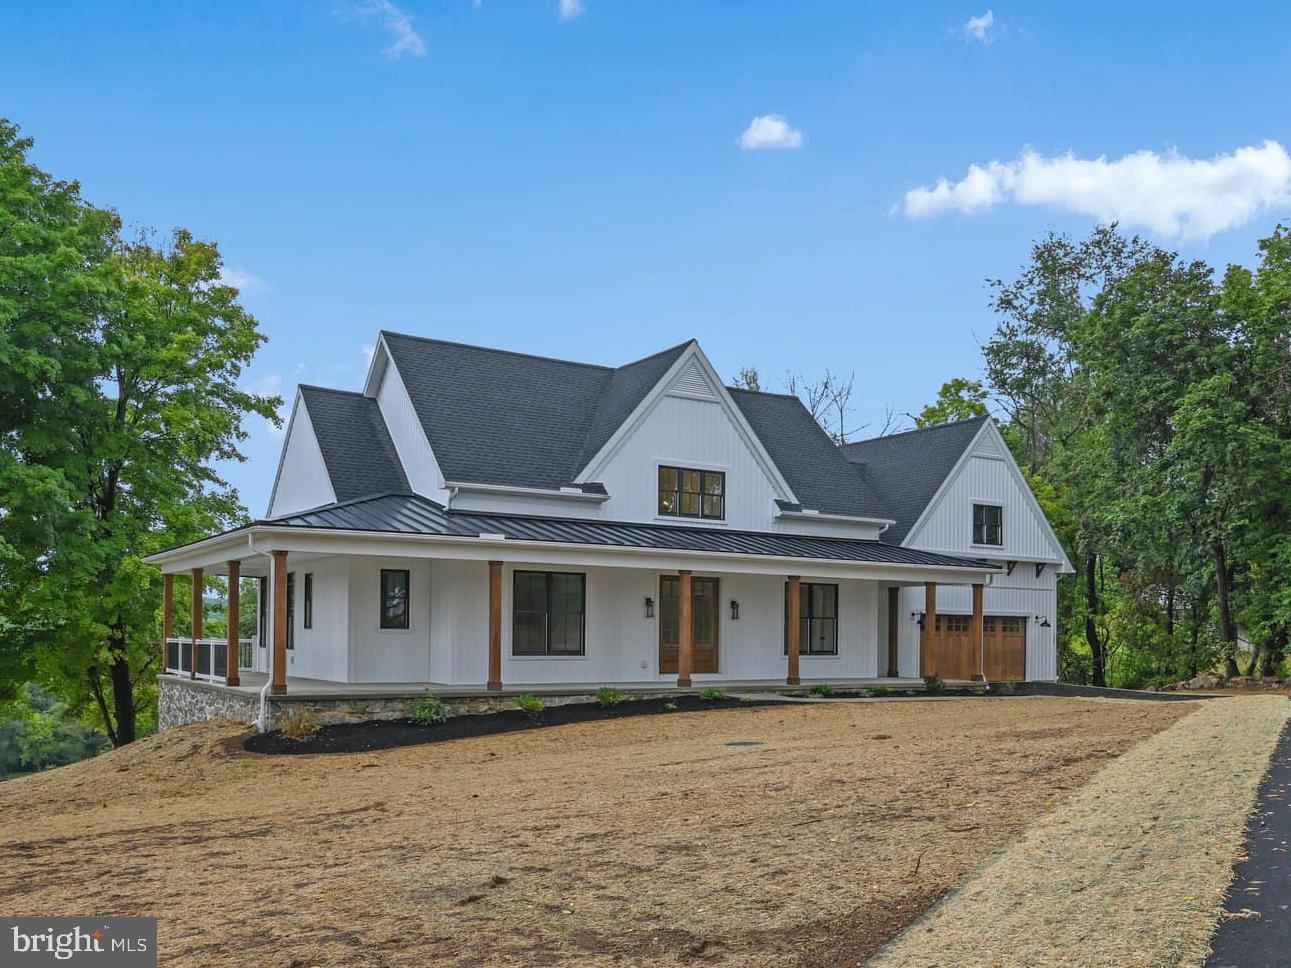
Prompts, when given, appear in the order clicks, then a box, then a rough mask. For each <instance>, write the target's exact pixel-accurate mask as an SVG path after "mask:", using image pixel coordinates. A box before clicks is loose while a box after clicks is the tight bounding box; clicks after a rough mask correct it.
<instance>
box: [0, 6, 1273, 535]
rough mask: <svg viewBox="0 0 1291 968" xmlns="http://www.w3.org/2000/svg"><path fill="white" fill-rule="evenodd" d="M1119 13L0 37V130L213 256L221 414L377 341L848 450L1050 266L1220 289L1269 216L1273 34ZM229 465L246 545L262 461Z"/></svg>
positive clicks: (266, 479) (37, 20)
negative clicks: (1119, 271) (698, 407)
mask: <svg viewBox="0 0 1291 968" xmlns="http://www.w3.org/2000/svg"><path fill="white" fill-rule="evenodd" d="M1148 7H1149V5H1146V4H1125V3H1124V2H1120V3H1106V4H1103V3H1090V2H1085V3H1081V4H1070V3H1052V4H1029V5H1026V6H1019V7H1009V6H1005V5H1001V4H998V3H995V2H989V3H927V4H918V5H901V4H882V5H880V4H869V3H857V2H816V0H794V2H770V0H738V2H737V0H691V2H685V3H683V2H675V0H639V2H638V0H480V2H478V3H473V2H472V0H397V2H395V0H353V2H351V0H262V2H258V3H235V2H230V3H223V4H210V3H197V2H172V3H164V4H163V3H157V4H148V3H142V2H136V3H130V4H105V3H101V2H60V3H57V4H50V3H45V2H29V0H8V2H7V3H6V4H5V5H4V6H3V8H0V38H3V51H4V56H3V57H0V92H3V99H2V100H0V114H3V115H5V116H8V117H10V118H12V119H13V120H15V121H17V122H18V123H19V124H20V125H22V127H23V129H24V131H25V133H27V134H28V135H30V136H31V137H33V138H35V139H36V150H35V155H34V157H35V160H36V162H37V163H38V164H40V165H41V166H42V167H44V168H46V169H47V170H50V171H52V172H54V173H55V174H57V175H59V176H61V177H74V178H77V179H79V180H80V181H81V183H82V185H83V188H84V191H85V194H86V195H87V197H88V198H90V199H91V200H93V201H94V202H96V203H99V204H103V205H111V206H114V207H116V208H117V209H119V210H120V212H121V213H122V215H123V217H124V218H125V220H126V221H127V223H128V224H130V225H137V226H151V227H156V228H160V229H168V228H170V227H172V226H184V227H186V228H189V229H191V230H192V231H193V232H195V233H196V234H197V235H199V236H200V237H203V238H207V239H212V240H215V241H217V242H218V243H219V244H220V247H221V250H222V252H223V253H224V256H225V260H226V263H227V266H228V268H229V274H230V277H231V278H235V279H240V280H243V281H245V283H246V285H245V287H244V290H243V295H244V301H245V303H246V304H247V305H248V307H249V308H250V309H251V310H252V311H253V312H254V313H255V314H256V315H257V316H258V318H259V319H260V321H261V324H262V327H263V329H264V331H265V332H266V333H267V334H268V336H269V337H270V342H269V343H268V345H267V346H266V347H265V348H264V350H263V351H262V352H261V354H260V356H259V357H258V358H257V360H256V363H255V366H254V368H253V370H252V371H251V372H250V373H249V374H248V375H247V381H248V384H250V385H255V386H257V387H259V388H264V389H276V390H277V391H278V392H282V393H283V394H284V395H286V396H288V397H289V396H290V393H291V389H292V387H294V385H295V384H296V383H297V382H301V381H303V382H310V383H319V384H323V385H331V386H340V387H347V388H356V387H358V385H359V383H360V380H361V377H362V371H363V364H364V347H365V346H366V345H370V344H371V343H372V342H373V340H374V337H375V334H376V332H377V330H378V329H380V328H382V327H385V328H390V329H396V330H402V331H406V332H413V333H419V334H424V335H429V336H436V337H442V338H448V339H457V340H462V341H466V342H474V343H481V344H486V345H496V346H504V347H509V348H514V349H518V350H523V351H527V352H533V353H540V354H547V355H554V356H562V357H568V358H575V359H581V360H588V361H593V362H601V363H607V364H614V363H620V362H625V361H628V360H631V359H634V358H637V357H640V356H644V355H646V354H649V353H651V352H653V351H655V350H657V349H659V348H662V347H664V346H667V345H671V344H673V343H677V342H680V341H681V340H683V339H686V338H688V337H691V336H695V337H698V338H699V339H700V341H701V343H702V344H703V346H704V348H705V350H706V351H707V352H708V354H709V356H710V357H711V358H712V360H713V362H714V364H715V365H716V366H717V368H718V369H719V371H720V372H721V373H722V374H723V375H724V376H726V377H727V378H728V379H729V378H730V377H732V376H733V375H734V374H735V372H736V371H737V370H738V369H739V368H740V367H741V366H743V365H754V366H757V367H758V368H760V369H761V371H762V372H763V374H764V377H765V378H766V379H767V382H769V383H771V384H772V386H773V387H775V385H776V384H778V383H779V382H780V381H781V379H782V377H783V374H784V373H785V371H786V370H791V369H792V370H799V371H802V372H803V373H805V374H807V375H808V376H812V375H815V374H818V373H819V372H820V371H821V370H823V369H824V368H825V367H827V366H828V367H833V368H834V369H836V370H842V371H851V370H855V372H856V378H857V380H856V385H857V389H856V397H855V404H856V409H857V422H858V423H863V422H865V421H866V420H869V419H878V418H880V417H881V414H882V412H883V409H884V407H885V405H892V406H893V407H895V408H896V409H897V410H898V411H909V410H917V409H918V408H919V407H920V406H922V405H923V404H924V403H925V402H927V401H928V400H929V399H930V398H931V397H932V396H934V395H935V393H936V390H937V387H938V386H939V385H940V384H941V382H942V381H944V380H946V379H948V378H950V377H953V376H961V375H962V376H975V375H977V374H978V372H979V370H980V354H979V352H978V345H979V343H980V342H981V341H982V340H984V339H985V338H986V337H987V336H988V335H989V334H990V332H991V330H992V328H993V325H994V324H993V319H992V316H991V314H990V313H989V311H988V308H987V299H986V296H987V293H986V289H985V287H984V284H983V280H985V279H986V278H988V277H997V276H1004V277H1008V276H1010V275H1012V274H1013V273H1015V272H1016V270H1017V268H1018V267H1019V265H1020V264H1021V263H1022V262H1023V261H1024V260H1025V258H1026V254H1027V249H1028V246H1029V244H1030V242H1031V241H1032V240H1033V239H1034V238H1036V237H1037V236H1039V235H1040V234H1041V233H1043V232H1045V231H1047V230H1049V229H1057V230H1061V231H1068V232H1072V233H1077V234H1079V233H1083V232H1085V231H1086V230H1088V228H1090V227H1091V226H1092V225H1093V224H1094V223H1095V222H1096V221H1097V220H1098V218H1099V217H1100V216H1102V215H1105V214H1106V213H1113V214H1117V215H1120V216H1121V217H1122V218H1126V219H1127V220H1137V221H1138V222H1139V223H1140V224H1139V225H1138V226H1137V227H1138V228H1139V229H1140V230H1142V231H1144V232H1145V233H1146V234H1148V235H1149V236H1151V237H1152V238H1154V239H1155V240H1157V241H1161V242H1165V243H1168V244H1170V245H1173V246H1176V247H1178V248H1179V249H1180V250H1181V251H1182V252H1184V253H1185V254H1186V255H1189V256H1194V257H1200V258H1205V259H1207V260H1210V261H1211V262H1213V263H1214V264H1216V265H1219V266H1222V265H1223V264H1225V263H1227V262H1230V261H1244V262H1251V261H1253V259H1254V255H1255V241H1256V240H1257V239H1258V238H1259V237H1261V236H1262V235H1266V234H1267V233H1268V232H1269V231H1270V230H1271V229H1272V228H1273V226H1274V225H1275V224H1276V223H1277V221H1278V220H1279V218H1286V217H1287V216H1288V214H1289V213H1291V169H1289V168H1288V166H1291V161H1289V160H1288V159H1287V154H1286V150H1284V149H1283V147H1282V145H1291V132H1288V131H1287V130H1286V129H1287V126H1288V120H1289V119H1288V112H1287V106H1286V97H1285V94H1286V92H1287V91H1288V90H1291V57H1289V56H1288V53H1287V47H1286V43H1285V38H1286V37H1287V36H1288V35H1289V33H1291V5H1287V4H1284V3H1283V4H1273V3H1269V4H1262V5H1256V4H1240V3H1234V4H1229V5H1227V6H1226V7H1224V8H1223V9H1222V11H1218V12H1217V9H1216V8H1215V7H1214V6H1213V5H1209V4H1207V5H1200V4H1189V3H1176V4H1169V5H1164V4H1163V5H1159V7H1158V8H1157V9H1147V8H1148ZM1140 8H1142V9H1140ZM988 11H989V15H988ZM758 118H760V119H762V120H761V121H759V122H757V123H756V124H754V123H753V122H754V120H755V119H758ZM742 135H745V138H744V144H743V145H742V144H741V136H742ZM1268 142H1273V144H1268ZM1027 150H1029V151H1030V152H1031V154H1030V155H1027V156H1024V154H1023V153H1024V151H1027ZM1138 152H1151V153H1152V154H1151V155H1141V156H1138V157H1137V158H1136V159H1132V160H1131V161H1130V162H1122V161H1121V159H1123V158H1125V156H1127V155H1132V154H1134V153H1138ZM1068 153H1070V155H1071V156H1072V158H1073V159H1075V160H1074V161H1073V162H1064V161H1063V159H1064V158H1065V157H1066V156H1067V155H1068ZM1100 157H1103V158H1105V159H1106V162H1105V163H1103V164H1101V165H1100V164H1099V163H1098V162H1097V159H1099V158H1100ZM991 162H999V164H998V165H995V166H994V167H992V166H991V164H990V163H991ZM974 165H976V166H979V169H980V170H979V171H977V172H976V173H975V174H974V175H973V176H972V177H969V178H967V180H965V179H966V176H967V175H968V174H969V171H970V166H974ZM943 177H944V178H946V179H948V180H949V183H948V184H947V185H946V186H945V187H944V188H943V189H941V190H940V191H937V190H936V183H937V180H938V179H939V178H943ZM961 182H962V183H961ZM921 189H923V190H924V191H920V190H921ZM910 192H913V193H914V194H912V195H909V196H908V195H907V193H910ZM249 429H250V430H251V431H252V438H251V440H250V441H249V442H248V445H247V452H248V454H249V456H250V458H251V460H250V462H249V464H248V465H245V466H242V467H233V468H231V469H230V470H229V477H230V479H231V480H232V481H233V482H234V483H235V484H236V485H237V486H238V488H239V490H240V491H241V494H242V497H243V499H244V501H245V503H246V504H247V505H248V507H249V508H250V509H251V510H252V512H254V513H260V512H262V511H263V510H264V507H265V504H266V503H267V499H268V492H269V487H270V486H271V483H272V476H273V469H274V465H275V462H276V457H277V450H278V447H279V446H280V443H281V437H280V436H279V435H277V434H275V433H273V432H271V431H270V430H269V429H267V428H265V427H263V426H260V425H259V423H258V422H257V425H256V426H252V427H250V428H249Z"/></svg>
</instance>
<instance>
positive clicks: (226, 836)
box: [0, 699, 1224, 966]
mask: <svg viewBox="0 0 1291 968" xmlns="http://www.w3.org/2000/svg"><path fill="white" fill-rule="evenodd" d="M1214 701H1219V702H1223V701H1224V700H1214ZM1196 708H1197V704H1196V703H1192V702H1170V703H1165V702H1161V703H1148V702H1117V701H1098V700H1094V701H1086V700H1066V699H1012V700H1006V699H987V700H964V701H955V702H901V703H896V702H892V703H867V704H818V705H810V706H806V705H804V706H789V705H784V706H770V707H763V708H758V709H749V710H731V711H723V712H712V713H684V714H683V713H678V714H674V715H665V716H652V717H644V718H640V719H627V720H620V721H611V722H600V723H588V724H580V725H573V726H562V727H556V728H552V729H547V730H541V731H535V732H530V733H520V734H512V735H506V736H496V737H482V738H479V739H473V740H464V741H460V742H453V743H444V744H437V745H433V746H423V747H410V748H404V749H396V750H388V751H384V752H380V753H362V754H353V755H337V756H327V757H322V756H300V757H265V756H255V755H251V754H248V753H245V752H243V751H242V749H241V747H240V741H241V739H242V738H244V737H245V735H246V733H245V732H244V731H243V730H242V729H240V728H239V727H236V726H232V725H229V724H223V725H221V724H206V725H203V726H196V727H186V728H184V729H179V730H174V731H172V732H169V733H166V734H164V735H161V736H156V737H152V738H150V739H148V740H146V741H144V742H141V743H138V744H136V745H135V746H134V747H133V748H128V749H126V750H123V751H119V752H114V753H109V754H106V755H104V756H101V757H99V758H97V759H95V760H93V761H90V762H87V763H82V764H77V765H75V766H71V767H65V768H63V769H60V770H56V771H54V772H52V773H48V774H44V775H38V776H33V777H27V778H24V779H19V780H14V781H11V782H7V783H4V784H0V910H3V911H4V912H5V913H9V914H32V915H71V914H146V915H153V916H156V917H158V918H159V919H160V947H161V955H162V963H163V964H167V965H176V964H186V965H245V964H262V965H299V966H309V965H374V966H379V965H426V964H444V965H460V966H468V965H558V964H571V965H572V964H577V965H637V964H640V965H680V964H687V965H694V964H696V963H702V964H719V965H721V964H730V965H753V966H758V965H801V966H817V965H819V966H824V965H856V964H858V963H860V962H861V961H863V960H864V959H865V958H867V957H868V956H869V955H871V954H872V953H873V952H875V951H877V950H878V948H879V947H880V946H882V944H883V943H884V942H886V941H887V940H888V939H889V938H890V937H892V936H893V935H894V934H895V933H896V932H897V931H899V930H900V928H901V927H903V926H904V925H906V924H908V923H909V922H910V921H912V920H914V919H915V918H916V917H918V916H919V915H920V914H922V913H923V912H924V911H925V910H926V909H927V908H928V907H929V906H930V905H931V904H933V903H934V902H935V901H936V900H937V899H938V898H939V897H941V896H942V895H943V894H944V893H945V892H946V891H947V890H949V889H950V888H951V887H952V886H954V885H955V884H956V883H957V882H958V881H960V879H961V878H963V877H964V876H965V874H967V873H968V872H970V871H972V870H973V869H975V868H976V867H978V866H979V865H980V864H982V863H983V862H984V861H985V860H986V859H987V858H989V857H990V856H991V855H993V854H994V853H995V852H996V851H998V850H999V849H1000V848H1001V847H1003V846H1005V845H1007V844H1008V843H1009V842H1011V841H1012V840H1014V839H1016V838H1017V837H1018V835H1019V834H1020V833H1021V831H1022V829H1023V828H1024V827H1025V826H1026V825H1027V824H1029V823H1030V822H1032V821H1033V820H1035V819H1036V818H1037V817H1038V816H1040V815H1041V814H1043V813H1044V812H1046V811H1047V810H1049V809H1051V808H1052V807H1053V806H1055V805H1056V804H1057V803H1059V802H1062V801H1064V800H1065V799H1067V798H1068V797H1069V796H1070V794H1071V791H1073V790H1075V789H1076V788H1077V787H1079V786H1080V785H1081V784H1082V783H1083V782H1084V781H1085V780H1086V779H1087V778H1088V777H1089V776H1090V775H1091V774H1093V773H1094V772H1095V771H1096V770H1097V769H1098V768H1099V767H1100V766H1102V765H1103V764H1104V763H1105V762H1106V761H1107V760H1108V759H1110V758H1112V757H1115V756H1117V755H1119V754H1120V753H1122V752H1124V751H1125V750H1126V749H1128V748H1129V747H1130V746H1132V745H1133V744H1134V743H1135V742H1137V741H1138V740H1141V739H1143V738H1144V737H1146V736H1149V735H1151V734H1153V733H1156V732H1157V731H1159V730H1162V729H1164V728H1166V727H1168V726H1169V725H1171V724H1172V723H1174V722H1175V721H1176V720H1178V719H1179V718H1181V717H1183V716H1186V715H1188V714H1189V713H1191V712H1193V711H1195V709H1196ZM741 740H746V741H747V740H758V741H761V745H756V746H729V745H727V744H728V743H730V742H731V741H741Z"/></svg>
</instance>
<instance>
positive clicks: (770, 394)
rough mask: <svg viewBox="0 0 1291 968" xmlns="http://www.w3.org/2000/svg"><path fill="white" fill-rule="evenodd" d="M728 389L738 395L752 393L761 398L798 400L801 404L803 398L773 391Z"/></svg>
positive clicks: (730, 387)
mask: <svg viewBox="0 0 1291 968" xmlns="http://www.w3.org/2000/svg"><path fill="white" fill-rule="evenodd" d="M726 389H728V390H733V391H734V392H736V393H751V394H753V395H755V396H759V397H779V398H780V399H782V400H797V401H798V402H799V403H801V402H802V397H800V396H798V394H796V393H775V392H774V391H772V390H750V389H749V388H748V387H733V386H729V385H728V386H727V387H726Z"/></svg>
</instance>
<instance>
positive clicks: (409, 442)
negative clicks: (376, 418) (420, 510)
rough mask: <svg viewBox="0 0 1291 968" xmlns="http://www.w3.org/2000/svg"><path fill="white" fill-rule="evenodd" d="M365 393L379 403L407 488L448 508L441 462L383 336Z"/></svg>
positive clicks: (378, 344)
mask: <svg viewBox="0 0 1291 968" xmlns="http://www.w3.org/2000/svg"><path fill="white" fill-rule="evenodd" d="M363 393H364V395H365V396H369V397H374V398H375V399H376V401H377V406H378V407H379V408H380V410H381V417H382V419H383V420H385V424H386V429H387V430H389V431H390V439H391V441H392V442H393V443H394V449H395V452H396V453H398V455H399V463H400V464H402V465H403V473H404V476H405V477H407V478H408V486H409V487H411V488H412V490H413V492H414V493H416V494H421V495H423V496H425V497H428V498H430V499H431V500H432V501H437V502H439V503H440V504H447V503H448V496H449V495H448V490H447V489H446V488H445V487H444V475H443V473H442V472H441V471H440V469H439V461H437V460H436V459H435V452H434V451H433V450H431V447H430V441H429V440H427V439H426V430H425V428H424V427H422V425H421V418H420V417H418V416H417V410H416V408H415V407H413V405H412V398H411V397H409V396H408V388H407V387H406V386H404V382H403V377H402V376H401V375H400V373H399V367H398V366H396V365H395V362H394V360H393V359H392V358H391V356H390V350H389V348H388V347H387V346H386V341H385V336H384V335H382V336H381V338H380V339H379V340H378V341H377V346H376V349H375V350H374V351H373V353H372V362H371V363H370V364H369V366H368V376H367V380H366V381H365V383H364V389H363Z"/></svg>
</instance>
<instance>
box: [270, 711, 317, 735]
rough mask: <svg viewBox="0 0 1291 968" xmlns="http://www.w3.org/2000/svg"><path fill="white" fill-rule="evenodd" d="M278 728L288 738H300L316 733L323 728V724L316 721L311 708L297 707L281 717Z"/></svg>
mask: <svg viewBox="0 0 1291 968" xmlns="http://www.w3.org/2000/svg"><path fill="white" fill-rule="evenodd" d="M279 728H280V729H281V730H282V735H283V736H286V737H287V738H288V739H294V740H302V739H309V737H311V736H313V735H314V734H315V733H317V732H318V731H319V730H320V729H322V728H323V724H322V723H320V722H319V721H318V717H317V716H316V715H314V711H313V710H312V709H297V710H294V711H293V712H292V713H291V714H289V715H287V716H285V717H283V720H282V725H281V726H280V727H279Z"/></svg>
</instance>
